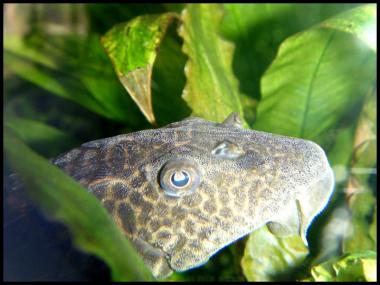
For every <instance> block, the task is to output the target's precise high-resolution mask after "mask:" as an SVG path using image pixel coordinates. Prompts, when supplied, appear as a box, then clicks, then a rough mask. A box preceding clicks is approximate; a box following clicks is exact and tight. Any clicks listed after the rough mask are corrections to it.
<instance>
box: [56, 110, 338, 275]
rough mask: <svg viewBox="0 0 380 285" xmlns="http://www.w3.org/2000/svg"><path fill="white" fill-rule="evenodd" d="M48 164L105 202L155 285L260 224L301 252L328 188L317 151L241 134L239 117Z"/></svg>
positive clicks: (84, 148)
mask: <svg viewBox="0 0 380 285" xmlns="http://www.w3.org/2000/svg"><path fill="white" fill-rule="evenodd" d="M53 163H54V164H55V165H57V166H59V167H60V168H62V170H63V171H65V172H66V173H67V174H68V175H70V176H72V177H73V178H74V179H76V180H77V181H79V182H80V183H81V184H82V185H83V186H84V187H86V188H87V189H88V190H89V191H90V192H91V193H93V194H94V195H95V196H96V197H97V198H98V199H99V200H100V201H101V202H102V204H103V205H104V207H105V208H106V209H107V211H108V212H109V214H110V215H111V216H112V217H113V219H114V221H115V223H116V224H117V225H118V226H119V227H120V229H121V230H122V231H123V232H124V234H125V236H126V237H127V238H128V239H130V240H131V242H132V243H133V245H134V246H135V248H136V249H137V251H138V252H139V253H140V254H141V256H142V257H143V259H144V261H145V263H146V265H147V267H148V268H150V269H151V271H152V273H153V275H154V276H155V277H165V276H168V275H170V274H171V273H172V272H173V271H185V270H188V269H191V268H194V267H197V266H200V265H202V264H204V263H205V262H207V261H208V260H209V258H210V257H211V256H212V255H213V254H215V253H216V252H218V251H219V250H221V249H222V248H223V247H225V246H227V245H228V244H230V243H232V242H234V241H236V240H237V239H239V238H241V237H242V236H244V235H247V234H249V233H251V232H252V231H254V230H256V229H258V228H260V227H262V226H263V225H265V224H268V226H269V228H270V229H271V230H272V232H274V233H276V234H281V235H288V234H295V233H297V234H300V235H301V237H302V238H303V240H304V242H305V243H306V244H307V240H306V231H307V228H308V227H309V225H310V223H311V222H312V220H313V218H314V217H315V216H316V215H317V214H318V213H319V212H320V211H321V210H322V209H323V208H324V207H325V206H326V204H327V202H328V200H329V197H330V196H331V194H332V191H333V186H334V177H333V173H332V170H331V167H330V165H329V163H328V160H327V158H326V155H325V153H324V151H323V150H322V148H321V147H319V146H318V145H317V144H315V143H313V142H311V141H307V140H303V139H298V138H290V137H285V136H280V135H274V134H270V133H265V132H259V131H254V130H246V129H243V128H242V126H241V123H240V119H239V117H238V116H237V115H236V114H235V113H233V114H231V115H230V116H229V117H228V118H227V119H226V120H225V121H224V122H223V123H215V122H210V121H206V120H203V119H201V118H195V117H190V118H188V119H185V120H183V121H180V122H176V123H172V124H169V125H167V126H165V127H163V128H159V129H152V130H143V131H139V132H135V133H130V134H125V135H119V136H115V137H111V138H106V139H101V140H96V141H92V142H88V143H85V144H83V145H81V146H80V147H78V148H75V149H73V150H71V151H69V152H66V153H64V154H62V155H60V156H59V157H57V158H56V159H54V160H53ZM126 258H128V257H126Z"/></svg>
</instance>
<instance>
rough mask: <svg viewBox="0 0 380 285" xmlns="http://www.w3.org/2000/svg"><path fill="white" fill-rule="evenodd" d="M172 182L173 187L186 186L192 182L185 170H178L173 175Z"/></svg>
mask: <svg viewBox="0 0 380 285" xmlns="http://www.w3.org/2000/svg"><path fill="white" fill-rule="evenodd" d="M170 182H171V184H172V186H173V187H178V188H181V187H186V185H187V184H189V182H190V176H189V174H188V173H187V171H185V170H181V171H176V172H174V173H173V174H172V175H171V177H170Z"/></svg>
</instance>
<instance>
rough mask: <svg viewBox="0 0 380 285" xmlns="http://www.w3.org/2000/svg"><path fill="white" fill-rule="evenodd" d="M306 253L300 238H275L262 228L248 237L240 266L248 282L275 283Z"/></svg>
mask: <svg viewBox="0 0 380 285" xmlns="http://www.w3.org/2000/svg"><path fill="white" fill-rule="evenodd" d="M308 253H309V251H308V249H307V247H306V246H305V245H304V244H303V242H302V239H301V237H300V236H298V235H294V236H289V237H277V236H275V235H273V234H272V233H271V232H270V231H269V230H268V228H267V227H266V226H264V227H262V228H260V229H258V230H256V231H255V232H253V233H252V234H251V235H250V236H249V239H248V241H247V245H246V247H245V251H244V256H243V258H242V260H241V265H242V268H243V272H244V275H245V277H246V278H247V279H248V281H275V280H276V275H279V274H281V275H282V278H283V277H284V276H283V274H286V271H287V270H289V269H290V270H291V269H292V268H294V267H295V266H297V265H299V264H300V262H301V261H303V260H304V259H305V257H306V256H307V254H308Z"/></svg>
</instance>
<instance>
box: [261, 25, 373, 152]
mask: <svg viewBox="0 0 380 285" xmlns="http://www.w3.org/2000/svg"><path fill="white" fill-rule="evenodd" d="M374 80H375V55H374V54H373V52H372V51H370V50H369V49H368V48H366V47H365V46H364V45H363V44H361V43H360V42H358V41H356V38H355V37H353V36H351V35H349V34H346V33H343V32H338V31H336V30H333V29H322V28H319V27H315V28H313V29H310V30H307V31H305V32H302V33H299V34H296V35H294V36H292V37H290V38H288V39H287V40H286V41H285V42H283V43H282V45H281V46H280V49H279V52H278V54H277V57H276V58H275V60H274V61H273V63H272V65H271V66H270V68H269V69H268V70H267V71H266V73H265V74H264V76H263V78H262V81H261V90H262V100H261V101H260V103H259V105H258V110H257V121H256V123H255V124H254V128H255V129H259V130H264V131H270V132H275V133H280V134H283V135H288V136H296V137H302V138H307V139H311V140H314V141H316V142H318V143H320V144H322V145H323V143H324V142H325V139H326V138H325V137H324V135H325V132H326V131H327V130H330V129H332V128H334V127H335V126H336V125H337V124H338V123H339V122H340V120H341V119H342V117H343V116H345V115H347V114H350V112H353V108H355V107H356V106H357V105H358V104H360V102H361V101H362V100H363V97H364V95H365V94H366V93H367V91H368V90H369V89H370V87H371V86H372V84H374ZM353 117H354V116H353ZM329 139H330V140H331V138H329Z"/></svg>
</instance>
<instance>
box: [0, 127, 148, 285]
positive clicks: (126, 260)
mask: <svg viewBox="0 0 380 285" xmlns="http://www.w3.org/2000/svg"><path fill="white" fill-rule="evenodd" d="M4 138H5V139H4V142H5V151H6V155H7V157H8V159H9V161H10V163H11V165H12V167H13V169H14V171H16V172H17V173H18V174H19V175H20V176H21V178H22V180H23V181H24V182H25V185H27V193H28V194H29V196H30V197H31V198H32V199H33V201H34V202H35V203H36V204H37V205H38V206H39V207H40V208H41V209H42V210H43V211H44V212H45V213H46V214H47V215H49V217H53V218H54V219H56V220H58V221H60V222H63V223H64V224H65V225H66V226H67V227H68V229H69V230H70V232H71V234H72V237H73V239H74V243H75V244H76V245H77V246H78V247H80V248H81V249H82V250H84V251H86V252H89V253H92V254H95V255H97V256H99V257H100V258H102V259H103V260H104V261H105V262H106V263H107V264H108V265H109V266H110V268H111V272H112V278H113V280H115V281H128V280H151V279H152V277H151V275H150V274H149V273H148V271H147V269H146V268H145V266H144V263H143V261H142V259H141V257H140V256H139V255H138V254H137V252H136V251H135V250H134V248H133V246H132V245H131V243H130V242H129V241H128V240H127V239H126V238H125V237H124V236H123V234H122V233H121V231H120V230H119V229H118V228H117V227H116V225H115V224H114V222H113V221H112V218H111V217H110V216H109V215H108V214H107V212H106V210H105V208H104V207H102V206H101V204H100V202H99V201H98V200H97V199H96V198H95V196H93V195H91V194H90V193H88V191H87V190H86V189H84V188H83V187H82V186H81V185H80V184H79V183H78V182H76V181H74V180H73V179H71V178H70V177H69V176H67V175H66V174H65V173H64V172H62V171H61V170H60V169H59V168H57V167H56V166H53V165H51V164H50V163H49V162H48V161H47V160H45V159H43V158H42V157H40V156H39V155H37V154H36V153H34V152H33V151H31V150H30V148H28V147H27V146H26V145H25V144H24V143H22V142H21V141H20V140H19V139H18V138H17V137H16V136H15V135H14V133H13V132H12V131H11V130H9V129H8V128H6V130H5V135H4Z"/></svg>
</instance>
